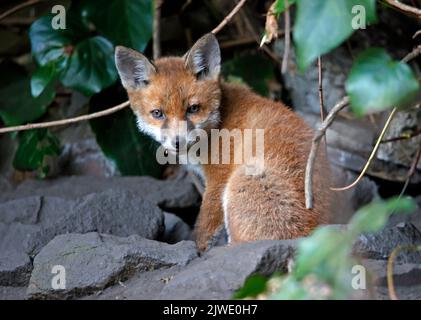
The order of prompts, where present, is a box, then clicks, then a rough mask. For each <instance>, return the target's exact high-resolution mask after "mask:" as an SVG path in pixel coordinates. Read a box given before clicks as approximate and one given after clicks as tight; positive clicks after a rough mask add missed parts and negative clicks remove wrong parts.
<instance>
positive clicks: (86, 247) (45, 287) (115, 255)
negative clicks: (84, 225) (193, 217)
mask: <svg viewBox="0 0 421 320" xmlns="http://www.w3.org/2000/svg"><path fill="white" fill-rule="evenodd" d="M196 257H197V250H196V246H195V244H194V243H193V242H192V241H182V242H179V243H177V244H174V245H169V244H165V243H161V242H157V241H153V240H147V239H143V238H141V237H139V236H130V237H127V238H121V237H115V236H111V235H105V234H99V233H96V232H92V233H87V234H66V235H60V236H57V237H55V238H54V239H53V240H52V241H50V242H49V243H48V244H47V245H46V246H45V247H44V248H43V249H42V250H41V252H40V253H39V254H38V255H37V256H36V257H35V260H34V270H33V271H32V275H31V279H30V283H29V287H28V291H27V294H28V297H29V298H32V299H35V298H72V297H77V296H81V295H86V294H90V293H93V292H96V291H98V290H102V289H104V288H105V287H107V286H109V285H112V284H115V283H117V282H118V281H124V280H126V279H127V278H128V277H129V276H131V275H132V274H134V273H135V272H139V271H147V270H154V269H158V268H162V267H169V266H173V265H181V266H185V265H187V264H188V263H189V262H190V261H191V260H192V259H194V258H196ZM55 265H61V266H63V267H64V268H65V279H66V283H65V285H66V289H59V290H54V289H53V288H52V285H51V281H52V278H53V276H54V275H53V274H52V273H51V271H52V268H53V266H55Z"/></svg>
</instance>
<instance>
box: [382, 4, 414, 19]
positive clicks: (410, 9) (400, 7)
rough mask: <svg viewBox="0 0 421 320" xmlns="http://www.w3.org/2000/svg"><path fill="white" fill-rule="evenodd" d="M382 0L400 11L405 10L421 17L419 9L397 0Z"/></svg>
mask: <svg viewBox="0 0 421 320" xmlns="http://www.w3.org/2000/svg"><path fill="white" fill-rule="evenodd" d="M383 1H384V2H386V3H387V4H389V5H391V6H392V7H394V8H396V9H398V10H400V11H402V12H405V13H407V14H410V15H412V16H415V17H417V18H418V19H421V9H418V8H415V7H412V6H409V5H407V4H404V3H402V2H400V1H398V0H383Z"/></svg>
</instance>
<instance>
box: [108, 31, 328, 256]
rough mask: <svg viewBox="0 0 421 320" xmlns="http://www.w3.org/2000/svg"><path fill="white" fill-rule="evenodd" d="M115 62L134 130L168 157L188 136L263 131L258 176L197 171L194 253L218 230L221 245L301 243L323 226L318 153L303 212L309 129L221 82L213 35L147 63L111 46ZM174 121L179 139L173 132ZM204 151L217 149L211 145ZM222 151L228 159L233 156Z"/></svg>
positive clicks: (225, 169)
mask: <svg viewBox="0 0 421 320" xmlns="http://www.w3.org/2000/svg"><path fill="white" fill-rule="evenodd" d="M115 62H116V66H117V70H118V73H119V75H120V79H121V82H122V84H123V86H124V88H125V89H126V90H127V93H128V96H129V99H130V103H131V108H132V110H133V111H134V113H135V115H136V116H137V122H138V127H139V129H140V130H141V131H143V132H145V133H147V134H149V135H150V136H151V137H152V138H154V139H155V140H156V141H158V142H159V143H160V144H161V145H162V146H163V147H164V148H165V149H166V150H168V151H169V152H171V153H174V154H177V153H179V152H180V148H181V147H180V146H181V145H187V148H189V147H190V146H191V144H192V143H193V141H190V140H189V138H188V134H189V132H190V131H192V130H195V129H202V130H205V131H206V132H210V131H211V130H213V129H227V130H234V129H239V130H241V131H244V130H246V129H261V130H264V131H263V132H264V148H263V151H264V158H263V159H264V162H263V164H260V165H262V168H261V170H260V172H258V174H247V170H246V169H247V167H246V165H245V164H241V163H234V162H233V161H230V162H229V163H223V164H219V163H204V164H202V165H201V172H202V173H203V178H204V181H205V185H206V188H205V192H204V194H203V202H202V205H201V208H200V213H199V216H198V219H197V222H196V227H195V230H194V234H195V239H196V242H197V245H198V248H199V249H200V250H206V249H207V247H208V244H209V240H210V239H211V238H212V236H213V235H214V233H215V232H216V231H217V230H218V228H219V227H220V226H221V225H225V228H226V231H227V234H228V238H229V243H237V242H243V241H253V240H262V239H291V238H297V237H302V236H307V235H308V234H309V233H310V232H311V231H312V230H313V229H314V228H315V227H316V226H318V225H319V224H321V223H325V222H326V221H327V218H328V212H329V210H330V204H331V198H330V193H329V181H330V179H329V176H330V173H329V167H328V164H327V160H326V155H325V153H324V152H323V148H320V152H319V156H318V160H317V164H316V166H315V170H314V176H313V190H314V207H313V209H311V210H308V209H306V208H305V199H304V171H305V164H306V161H307V157H308V154H309V150H310V145H311V140H312V137H313V131H312V129H311V128H310V127H309V126H308V125H307V124H306V123H305V122H304V120H303V119H301V118H300V117H299V116H298V115H297V114H295V113H294V112H293V111H291V110H290V109H288V108H287V107H286V106H285V105H283V104H282V103H278V102H274V101H271V100H269V99H266V98H263V97H260V96H258V95H257V94H255V93H253V92H252V91H251V90H250V89H249V88H247V87H246V86H244V85H240V84H232V83H226V82H224V81H223V80H222V79H221V77H220V69H221V54H220V48H219V44H218V41H217V39H216V37H215V36H214V35H213V34H207V35H205V36H203V37H202V38H200V39H199V40H198V41H197V42H196V43H195V44H194V45H193V47H192V48H191V49H190V50H189V51H188V52H187V53H186V54H185V55H184V56H183V57H167V58H161V59H157V60H156V61H154V62H152V61H150V60H148V59H147V58H146V57H145V56H144V55H142V54H141V53H139V52H137V51H135V50H132V49H129V48H125V47H121V46H118V47H117V48H116V52H115ZM244 67H245V68H247V66H244ZM182 121H184V122H186V123H187V136H180V134H179V131H178V130H177V127H178V126H179V123H180V122H182ZM210 148H211V149H212V148H219V146H216V145H214V144H213V143H211V144H210ZM229 150H230V151H229V152H230V154H231V156H232V154H233V152H234V151H233V148H230V149H229ZM254 150H256V148H254ZM231 159H232V157H231Z"/></svg>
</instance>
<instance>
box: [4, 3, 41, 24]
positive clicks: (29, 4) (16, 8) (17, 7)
mask: <svg viewBox="0 0 421 320" xmlns="http://www.w3.org/2000/svg"><path fill="white" fill-rule="evenodd" d="M46 1H47V0H29V1H26V2H23V3H21V4H18V5H17V6H15V7H13V8H10V9H9V10H7V11H6V12H3V13H2V14H0V20H3V19H4V18H6V17H8V16H10V15H11V14H13V13H15V12H17V11H19V10H22V9H24V8H27V7H30V6H33V5H36V4H38V3H41V2H46Z"/></svg>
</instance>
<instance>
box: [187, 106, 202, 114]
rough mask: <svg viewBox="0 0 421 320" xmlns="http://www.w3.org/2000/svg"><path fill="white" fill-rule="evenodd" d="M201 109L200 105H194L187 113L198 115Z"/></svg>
mask: <svg viewBox="0 0 421 320" xmlns="http://www.w3.org/2000/svg"><path fill="white" fill-rule="evenodd" d="M199 109H200V106H199V105H198V104H192V105H191V106H190V107H188V108H187V113H196V112H198V111H199Z"/></svg>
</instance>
